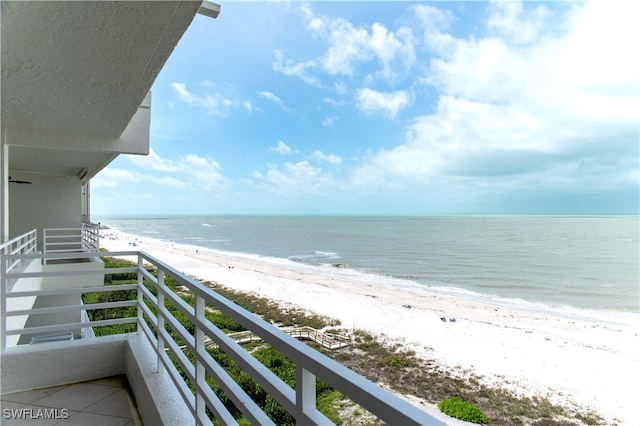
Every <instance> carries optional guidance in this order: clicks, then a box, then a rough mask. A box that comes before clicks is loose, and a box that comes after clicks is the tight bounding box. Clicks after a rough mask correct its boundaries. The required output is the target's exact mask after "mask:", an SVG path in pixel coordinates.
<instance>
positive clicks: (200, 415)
mask: <svg viewBox="0 0 640 426" xmlns="http://www.w3.org/2000/svg"><path fill="white" fill-rule="evenodd" d="M195 316H196V319H195V324H194V329H195V331H194V338H195V346H196V353H195V354H194V355H195V359H196V383H195V389H196V424H202V422H201V421H200V419H204V418H205V417H206V415H207V407H206V404H205V401H204V398H203V397H202V393H201V392H200V390H199V389H200V387H201V386H202V387H205V386H207V381H206V377H205V369H204V365H203V364H202V362H201V359H202V356H203V354H202V353H203V352H206V348H205V343H204V331H202V327H201V326H200V324H201V323H202V322H203V321H204V320H205V318H204V299H203V298H202V297H200V296H197V295H196V306H195Z"/></svg>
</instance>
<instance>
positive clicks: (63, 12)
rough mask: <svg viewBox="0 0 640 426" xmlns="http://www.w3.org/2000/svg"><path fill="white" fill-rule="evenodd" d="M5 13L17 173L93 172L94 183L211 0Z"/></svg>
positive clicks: (24, 8) (5, 4) (5, 70)
mask: <svg viewBox="0 0 640 426" xmlns="http://www.w3.org/2000/svg"><path fill="white" fill-rule="evenodd" d="M1 5H2V27H1V31H2V33H1V40H2V45H1V51H0V52H1V55H2V57H1V64H2V82H1V83H2V86H1V88H2V90H1V96H2V102H1V104H2V127H3V128H8V130H9V131H8V132H7V135H8V137H7V143H8V144H9V169H10V170H11V169H12V170H24V171H28V172H35V173H45V174H55V175H71V176H75V175H76V174H77V171H78V170H79V169H81V168H83V167H89V169H90V175H94V174H95V173H97V172H98V171H99V170H100V169H101V168H102V167H104V166H106V165H107V164H108V163H109V162H110V161H111V160H112V159H113V158H114V157H115V156H116V155H117V153H116V152H105V149H103V147H102V145H99V144H98V145H96V143H97V142H96V141H100V140H104V141H109V140H113V138H119V137H120V136H121V135H122V133H123V131H124V130H125V129H126V128H127V126H128V124H129V122H130V121H131V119H132V117H133V116H134V114H135V113H136V111H137V110H138V107H139V106H140V105H141V103H142V101H143V99H144V98H145V96H146V94H147V93H148V92H149V90H150V89H151V86H152V85H153V82H154V80H155V78H156V77H157V75H158V73H159V72H160V70H161V69H162V67H163V66H164V64H165V62H166V60H167V59H168V58H169V56H170V54H171V52H172V51H173V49H174V47H175V46H176V44H177V43H178V41H179V40H180V38H181V37H182V34H183V33H184V32H185V30H186V29H187V28H188V26H189V24H190V23H191V21H192V20H193V17H194V16H195V14H196V12H197V10H198V8H199V7H200V5H201V1H186V2H184V1H183V2H179V1H2V3H1ZM29 129H33V132H32V134H33V135H38V137H37V138H36V137H35V136H34V137H30V136H29V135H30V133H29V132H30V130H29ZM14 130H19V131H14ZM13 135H20V137H19V138H18V139H17V140H16V138H15V137H12V136H13ZM42 135H44V137H43V136H42ZM47 135H48V136H47ZM91 135H95V136H91ZM65 138H67V141H68V140H69V139H68V138H71V139H73V140H76V141H77V140H86V141H87V142H86V144H85V145H83V146H81V147H79V146H78V145H77V143H76V144H75V145H74V144H70V143H66V142H65ZM101 138H102V139H101ZM36 139H37V142H36ZM90 141H91V142H90ZM105 143H106V142H105Z"/></svg>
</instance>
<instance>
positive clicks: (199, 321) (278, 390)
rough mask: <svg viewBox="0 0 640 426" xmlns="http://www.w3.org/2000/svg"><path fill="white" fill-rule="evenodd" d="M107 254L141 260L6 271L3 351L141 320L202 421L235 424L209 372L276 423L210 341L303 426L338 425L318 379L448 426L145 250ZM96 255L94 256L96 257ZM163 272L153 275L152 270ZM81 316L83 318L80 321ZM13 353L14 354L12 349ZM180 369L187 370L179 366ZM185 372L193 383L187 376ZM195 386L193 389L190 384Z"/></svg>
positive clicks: (254, 414) (383, 411) (371, 404)
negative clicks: (133, 277)
mask: <svg viewBox="0 0 640 426" xmlns="http://www.w3.org/2000/svg"><path fill="white" fill-rule="evenodd" d="M105 255H108V256H136V257H137V266H136V267H127V268H116V269H100V270H98V269H95V270H90V271H87V270H82V271H72V270H68V271H55V272H39V273H23V274H17V273H11V272H9V273H6V274H4V277H3V279H2V283H1V284H2V298H3V303H2V308H3V311H2V328H1V334H2V336H1V338H2V350H3V351H4V350H6V346H5V345H6V338H7V336H9V335H16V334H19V335H23V334H35V333H61V332H66V331H71V330H78V329H84V328H89V327H96V326H105V325H114V324H126V323H136V324H137V330H138V331H137V332H138V334H143V335H144V336H146V338H147V339H148V341H149V343H150V344H151V346H152V347H154V348H155V352H156V356H157V359H158V365H157V369H158V372H159V373H160V372H162V371H166V372H167V373H168V374H169V375H170V377H171V380H172V381H173V383H174V384H175V386H176V388H177V390H178V392H179V393H180V395H181V396H182V398H183V399H184V401H185V402H186V403H187V406H188V407H189V408H190V410H191V412H192V414H193V416H194V422H195V424H212V423H211V420H210V419H209V417H208V416H207V410H210V412H211V413H213V415H214V416H215V418H216V419H217V420H218V421H219V422H220V423H221V424H236V421H235V419H234V418H233V416H232V415H231V413H230V412H229V411H228V409H227V408H226V407H225V405H224V404H223V403H222V402H221V400H220V399H219V398H218V396H217V395H216V394H215V393H214V392H213V390H212V389H211V388H210V387H209V385H208V384H207V383H206V380H205V376H206V375H209V376H211V377H212V378H214V380H215V381H216V382H217V383H218V385H219V386H220V387H221V388H222V390H223V391H224V393H225V395H226V396H227V397H228V399H229V400H230V401H232V402H233V404H234V405H235V406H236V407H237V408H238V410H240V411H241V412H242V414H243V415H244V416H245V417H246V418H247V419H248V420H249V421H250V422H251V423H252V424H261V425H263V424H274V423H273V421H272V420H271V419H270V418H269V417H268V416H267V415H266V414H265V413H264V412H263V411H262V409H260V407H259V406H258V405H257V404H256V403H254V402H253V401H252V400H251V398H250V397H249V396H248V395H247V394H246V393H245V392H244V391H243V390H242V388H241V387H240V386H239V385H238V384H237V383H236V382H235V381H234V380H233V379H232V378H231V377H230V376H229V375H228V374H227V373H226V372H225V370H224V369H223V368H222V367H221V366H220V365H219V364H218V363H217V362H216V361H215V360H214V359H213V357H212V356H211V355H210V354H209V353H208V352H207V350H206V343H207V341H208V340H209V339H210V340H211V341H213V342H214V343H215V344H216V345H217V347H219V348H220V349H222V350H223V351H224V352H225V353H226V354H227V355H228V356H229V357H231V358H232V359H233V360H234V361H235V362H236V363H237V364H238V365H239V366H240V367H241V368H242V369H243V370H244V371H245V372H246V373H247V374H249V375H250V376H251V377H252V378H253V379H254V380H255V381H256V382H257V383H258V384H259V385H260V386H261V387H262V388H263V389H264V390H265V391H266V392H267V393H268V394H270V395H271V396H272V397H273V398H274V399H275V400H276V401H277V402H278V403H279V404H280V405H281V406H282V407H283V408H284V409H285V410H286V411H288V412H289V413H290V414H291V415H292V417H293V418H295V420H296V422H297V423H298V424H331V421H330V420H329V419H328V418H326V417H325V416H324V415H323V414H322V413H320V412H319V411H318V410H317V409H316V405H315V404H316V402H315V401H316V377H317V378H319V379H321V380H323V381H324V382H326V383H327V384H328V385H329V386H332V387H333V388H335V389H336V390H338V391H340V392H341V393H342V394H344V395H345V396H347V397H349V398H350V399H351V400H353V401H354V402H356V403H358V404H360V405H361V406H362V407H364V408H365V409H367V410H369V411H370V412H372V413H373V414H374V415H376V416H378V417H379V418H380V419H381V420H383V421H385V422H387V423H389V424H402V425H420V424H422V425H423V424H430V425H431V424H441V422H439V421H438V420H436V419H434V418H432V417H431V416H429V415H428V414H426V413H425V412H423V411H422V410H420V409H418V408H417V407H415V406H413V405H411V404H409V403H408V402H406V401H404V400H402V399H400V398H399V397H398V396H396V395H394V394H392V393H390V392H388V391H386V390H384V389H382V388H381V387H379V386H377V385H376V384H374V383H372V382H370V381H369V380H367V379H365V378H364V377H362V376H360V375H358V374H356V373H355V372H353V371H352V370H349V369H348V368H346V367H345V366H343V365H341V364H339V363H337V362H336V361H334V360H332V359H330V358H328V357H327V356H325V355H323V354H321V353H320V352H318V351H316V350H314V349H312V348H310V347H309V346H307V345H306V344H304V343H302V342H300V341H298V340H296V339H295V338H293V337H292V336H290V335H289V334H287V333H286V332H284V331H282V330H279V329H277V328H276V327H274V326H273V325H271V324H269V323H267V322H266V321H264V320H262V319H261V318H259V317H257V316H256V315H254V314H252V313H250V312H248V311H247V310H245V309H243V308H241V307H239V306H238V305H236V304H235V303H233V302H231V301H229V300H228V299H226V298H224V297H222V296H221V295H219V294H217V293H216V292H214V291H213V290H212V289H210V288H209V287H207V286H205V285H204V284H202V283H200V282H198V281H196V280H194V279H192V278H190V277H187V276H186V275H184V274H182V273H181V272H179V271H177V270H176V269H174V268H172V267H171V266H169V265H167V264H165V263H163V262H161V261H159V260H157V259H155V258H153V257H151V256H149V255H148V254H146V253H144V252H138V251H132V252H112V253H105ZM91 256H92V255H91V254H90V253H83V254H78V253H66V254H64V253H48V254H33V253H32V254H11V255H5V256H2V262H1V263H2V264H1V265H0V267H2V268H3V270H6V269H5V268H6V267H7V266H8V265H9V264H10V263H11V262H12V261H14V260H18V259H36V258H42V259H43V260H44V261H46V260H51V259H67V258H78V257H86V258H89V257H91ZM93 256H95V255H93ZM149 264H150V265H151V267H152V268H153V269H155V270H156V272H157V273H156V274H155V275H154V274H152V273H150V272H149V271H148V268H149V266H148V265H149ZM123 272H127V273H130V272H136V273H137V276H138V282H137V284H125V285H113V286H104V287H100V286H98V287H84V288H73V289H59V290H44V291H43V290H39V291H22V292H7V291H6V289H7V282H8V280H10V279H16V278H20V277H35V276H61V275H63V274H66V275H80V274H83V275H86V274H88V273H95V274H104V273H106V274H113V273H123ZM166 277H172V278H173V279H175V280H176V281H177V282H178V285H181V286H184V287H186V288H187V289H188V290H189V291H190V292H191V293H192V295H193V297H194V303H193V306H192V305H190V304H188V303H187V302H185V300H184V299H182V298H181V297H180V296H179V295H178V294H176V293H174V292H173V291H172V290H171V289H170V288H169V287H167V286H166V285H165V279H166ZM134 289H135V290H137V297H136V300H122V301H117V302H109V303H98V304H88V305H82V304H81V303H80V304H78V305H74V306H60V307H50V308H39V309H26V310H19V311H9V312H7V310H6V309H7V303H6V300H7V299H11V298H15V297H30V296H40V295H61V294H75V295H78V297H79V296H80V295H81V294H85V293H91V292H99V291H119V290H134ZM168 304H170V305H172V306H173V307H175V308H177V309H178V310H179V311H180V312H181V313H182V314H183V315H184V316H185V317H186V318H187V319H188V320H189V321H190V322H191V323H192V324H193V326H194V332H193V334H191V333H189V332H188V331H187V330H186V329H185V328H184V326H183V325H182V324H180V322H179V321H178V320H177V319H176V318H175V316H174V315H173V314H171V312H170V311H169V310H168V308H167V305H168ZM205 305H209V306H211V307H212V308H214V309H217V310H219V311H220V312H222V313H223V314H225V315H227V316H228V317H230V318H232V319H233V320H235V321H237V322H238V323H240V324H241V325H242V326H244V327H245V328H246V329H247V330H249V331H250V332H252V333H254V334H255V335H257V336H259V337H260V338H261V339H262V340H263V341H265V342H267V343H268V344H270V345H271V346H272V347H273V348H275V349H276V350H278V351H280V352H281V353H282V354H283V355H285V356H286V357H287V358H288V359H290V360H291V361H292V362H294V363H295V364H296V386H295V389H293V388H291V387H290V386H289V385H287V384H286V383H285V382H284V381H283V380H281V379H280V378H279V377H278V376H276V375H275V374H274V373H273V372H271V371H270V370H269V369H268V368H267V367H265V366H264V365H263V364H262V363H260V362H259V361H258V360H257V359H256V358H254V357H253V356H252V355H251V354H250V353H249V352H247V351H246V350H245V349H244V348H243V347H242V346H241V345H239V344H238V343H237V342H235V341H234V340H233V339H232V338H231V337H229V336H228V335H226V334H224V333H223V332H222V330H220V329H219V328H218V327H216V326H215V325H214V324H212V323H211V322H210V321H209V320H208V319H207V318H206V317H205ZM124 306H136V307H137V313H136V317H127V318H114V319H110V320H100V321H90V322H83V321H79V322H77V323H71V324H58V325H48V326H40V327H31V328H21V329H12V330H8V329H6V323H7V322H6V318H7V317H8V316H13V315H40V314H47V313H57V312H72V311H78V312H81V311H91V310H94V309H105V308H111V307H124ZM78 318H80V316H78ZM167 326H168V327H170V329H171V330H172V331H173V332H174V333H175V334H177V336H178V338H179V340H180V342H181V343H178V342H177V341H176V340H175V339H174V338H173V337H172V335H171V334H170V333H169V332H168V331H167ZM185 346H186V350H188V351H189V352H190V353H191V354H192V355H193V359H194V360H193V361H191V360H190V359H189V358H188V357H187V355H186V354H185V351H184V349H185ZM9 350H10V349H9ZM174 363H175V364H177V365H178V367H179V369H180V370H181V372H180V371H179V370H178V368H177V367H176V366H175V364H174ZM183 375H184V376H186V377H187V380H188V381H185V380H184V379H183ZM189 383H190V384H191V388H190V387H189Z"/></svg>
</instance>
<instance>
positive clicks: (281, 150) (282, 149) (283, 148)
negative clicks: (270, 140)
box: [269, 141, 293, 155]
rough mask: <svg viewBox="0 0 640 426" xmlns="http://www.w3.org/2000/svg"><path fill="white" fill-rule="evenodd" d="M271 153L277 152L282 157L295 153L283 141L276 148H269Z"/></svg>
mask: <svg viewBox="0 0 640 426" xmlns="http://www.w3.org/2000/svg"><path fill="white" fill-rule="evenodd" d="M269 151H273V152H277V153H278V154H280V155H289V154H291V153H292V152H293V151H292V150H291V148H290V147H289V146H288V145H287V144H286V143H284V142H283V141H278V144H277V145H276V146H272V147H270V148H269Z"/></svg>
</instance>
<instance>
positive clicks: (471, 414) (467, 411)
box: [438, 397, 489, 424]
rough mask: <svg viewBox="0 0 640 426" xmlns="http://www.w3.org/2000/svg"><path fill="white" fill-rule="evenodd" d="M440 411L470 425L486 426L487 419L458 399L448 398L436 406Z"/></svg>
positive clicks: (474, 407)
mask: <svg viewBox="0 0 640 426" xmlns="http://www.w3.org/2000/svg"><path fill="white" fill-rule="evenodd" d="M438 408H439V409H440V411H442V412H443V413H445V414H446V415H448V416H451V417H454V418H456V419H460V420H464V421H467V422H472V423H480V424H487V423H489V417H487V415H486V414H484V413H483V412H482V410H480V408H478V407H477V406H475V405H473V404H471V403H470V402H466V401H463V400H461V399H460V398H456V397H453V398H449V399H445V400H444V401H442V402H441V403H440V404H438Z"/></svg>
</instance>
